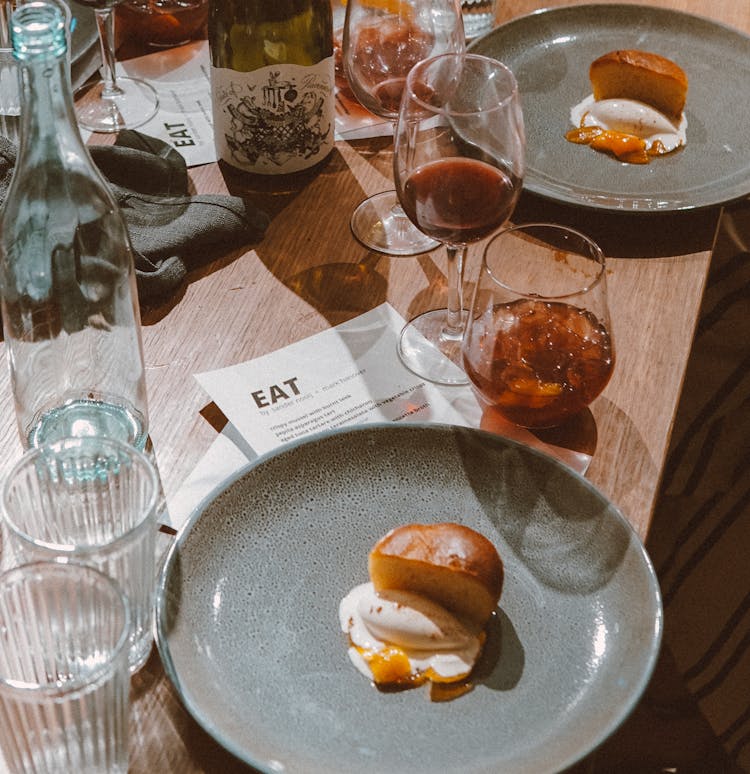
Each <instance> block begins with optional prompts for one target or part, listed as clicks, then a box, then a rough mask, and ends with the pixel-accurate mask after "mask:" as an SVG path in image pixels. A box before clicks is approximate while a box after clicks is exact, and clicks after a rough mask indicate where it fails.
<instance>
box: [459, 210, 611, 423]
mask: <svg viewBox="0 0 750 774" xmlns="http://www.w3.org/2000/svg"><path fill="white" fill-rule="evenodd" d="M463 359H464V367H465V369H466V373H467V374H468V376H469V378H470V379H471V382H472V384H473V385H474V387H475V388H476V390H477V391H478V392H479V394H480V396H481V398H482V399H483V400H484V401H485V402H486V403H488V404H489V405H491V406H493V407H494V408H495V409H496V410H497V411H498V412H499V413H500V414H501V415H502V416H503V417H504V418H505V419H507V420H509V421H510V422H513V423H514V424H517V425H520V426H522V427H530V428H545V427H555V426H558V425H560V424H562V423H564V422H565V421H566V420H568V419H570V418H571V417H573V416H575V415H576V414H578V413H580V412H581V411H582V410H583V409H584V408H586V407H587V406H588V405H589V404H590V403H591V402H592V401H593V400H594V399H595V398H596V397H597V396H598V395H599V394H600V393H601V392H602V390H603V389H604V388H605V387H606V385H607V383H608V382H609V379H610V377H611V375H612V369H613V367H614V362H615V350H614V342H613V337H612V328H611V323H610V318H609V311H608V304H607V290H606V275H605V259H604V256H603V254H602V252H601V250H600V249H599V247H598V246H597V245H596V244H595V243H594V242H592V241H591V240H590V239H588V238H587V237H586V236H584V235H583V234H580V233H578V232H576V231H574V230H572V229H568V228H565V227H563V226H556V225H551V224H529V225H525V226H517V227H512V228H508V229H505V230H504V231H501V232H500V233H499V234H498V235H497V236H496V237H495V238H494V239H492V240H491V241H490V242H489V244H488V245H487V247H486V249H485V252H484V256H483V260H482V267H481V270H480V275H479V279H478V281H477V284H476V289H475V293H474V301H473V304H472V310H471V315H470V319H469V321H468V323H467V327H466V332H465V334H464V341H463Z"/></svg>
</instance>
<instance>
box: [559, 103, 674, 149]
mask: <svg viewBox="0 0 750 774" xmlns="http://www.w3.org/2000/svg"><path fill="white" fill-rule="evenodd" d="M570 120H571V123H572V124H573V126H575V127H577V128H578V127H586V126H592V127H594V126H595V127H599V128H600V129H603V130H605V131H612V132H620V133H622V134H630V135H633V136H635V137H638V138H640V139H641V140H643V141H644V142H645V143H646V148H647V149H649V148H652V147H653V146H654V145H655V144H657V143H660V144H661V146H662V147H663V151H662V153H669V152H671V151H673V150H676V149H677V148H679V147H680V146H681V145H685V143H686V142H687V118H685V114H684V113H683V114H682V115H681V116H680V120H679V121H672V120H670V119H669V118H668V117H667V116H665V115H664V114H663V113H661V112H659V111H658V110H656V109H655V108H653V107H651V106H650V105H647V104H645V103H644V102H638V101H637V100H633V99H602V100H599V101H596V100H595V99H594V96H593V94H590V95H589V96H588V97H586V99H584V100H582V101H581V102H579V103H578V104H577V105H575V106H574V107H573V108H572V109H571V111H570Z"/></svg>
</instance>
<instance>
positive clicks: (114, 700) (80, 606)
mask: <svg viewBox="0 0 750 774" xmlns="http://www.w3.org/2000/svg"><path fill="white" fill-rule="evenodd" d="M129 630H130V619H129V614H128V606H127V602H126V600H125V597H124V595H123V594H122V591H121V590H120V588H119V587H118V586H117V584H116V583H115V582H114V581H113V580H112V579H111V578H108V577H107V576H105V575H103V574H102V573H101V572H99V571H98V570H95V569H94V568H92V567H87V566H84V565H79V564H75V563H58V562H37V563H33V564H26V565H23V566H21V567H16V568H13V569H11V570H7V571H6V572H4V573H3V574H2V575H0V748H2V752H3V754H4V757H5V761H6V763H7V765H8V767H9V769H10V771H11V772H13V774H32V773H33V774H43V773H46V772H63V771H64V772H76V774H103V773H104V772H122V774H125V772H127V770H128V702H129V689H130V675H129V672H128V659H127V651H128V635H129Z"/></svg>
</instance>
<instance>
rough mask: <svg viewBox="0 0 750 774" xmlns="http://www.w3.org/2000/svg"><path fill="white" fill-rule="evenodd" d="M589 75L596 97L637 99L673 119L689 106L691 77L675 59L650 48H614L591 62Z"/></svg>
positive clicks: (597, 98) (599, 98)
mask: <svg viewBox="0 0 750 774" xmlns="http://www.w3.org/2000/svg"><path fill="white" fill-rule="evenodd" d="M589 78H590V79H591V85H592V87H593V91H594V99H595V100H597V101H598V100H604V99H614V98H618V97H619V98H621V99H634V100H638V101H639V102H645V103H646V104H647V105H651V106H652V107H655V108H656V109H657V110H660V111H661V112H662V113H664V114H666V115H667V116H670V117H671V118H679V116H680V114H681V113H682V111H683V110H684V108H685V100H686V98H687V88H688V80H687V76H686V75H685V72H684V70H683V69H682V68H681V67H680V66H679V65H677V64H675V63H674V62H673V61H672V60H671V59H667V58H666V57H663V56H660V55H659V54H653V53H650V52H647V51H637V50H633V49H625V50H619V51H610V52H609V53H608V54H604V55H603V56H600V57H599V58H598V59H596V60H594V61H593V62H592V63H591V66H590V68H589Z"/></svg>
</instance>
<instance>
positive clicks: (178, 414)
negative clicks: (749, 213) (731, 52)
mask: <svg viewBox="0 0 750 774" xmlns="http://www.w3.org/2000/svg"><path fill="white" fill-rule="evenodd" d="M626 1H627V0H626ZM633 2H637V0H633ZM566 4H570V3H569V2H557V1H556V0H547V2H544V3H543V4H542V3H538V2H530V1H529V0H499V2H498V11H497V20H498V22H504V21H507V20H509V19H511V18H514V17H515V16H518V15H522V14H525V13H529V12H531V11H533V10H537V9H538V8H540V7H552V6H558V5H566ZM651 4H652V5H655V6H664V7H668V8H673V9H677V10H682V11H688V12H691V13H695V14H699V15H702V16H708V17H711V18H713V19H715V20H717V21H720V22H723V23H726V24H729V25H732V26H734V27H737V28H739V29H741V30H743V31H746V32H750V4H747V3H744V2H738V0H714V2H712V3H710V4H706V3H705V2H704V0H658V1H657V0H652V3H651ZM104 141H106V140H104ZM391 163H392V153H391V144H390V142H389V141H385V140H383V139H378V140H370V141H358V142H356V143H351V144H346V143H340V144H338V145H337V148H336V150H335V152H334V154H333V156H332V158H331V161H330V163H329V164H328V165H327V167H326V168H325V169H324V171H323V172H322V173H321V174H320V175H319V177H317V178H316V179H315V180H314V181H313V182H312V183H311V184H310V185H308V186H307V187H306V188H305V189H304V190H302V191H301V192H300V193H299V194H298V195H296V196H292V197H287V198H284V197H269V196H265V197H260V198H259V200H258V201H259V204H260V206H262V207H263V208H265V209H266V210H267V211H269V212H270V213H271V214H273V216H274V217H273V221H272V223H271V226H270V228H269V230H268V233H267V235H266V237H265V239H264V240H263V241H262V242H261V243H260V244H258V245H254V246H249V249H247V250H238V251H235V252H234V253H230V254H227V255H224V256H222V257H221V258H220V259H218V260H216V261H214V262H212V263H210V264H208V265H207V266H205V267H203V268H202V269H200V270H198V271H195V272H193V273H192V274H191V275H190V276H189V281H188V282H187V283H186V285H185V286H184V287H183V288H182V289H181V290H180V291H179V292H178V293H177V294H176V295H175V297H174V298H172V299H170V300H169V301H168V302H166V303H164V304H162V305H161V306H157V307H153V308H146V309H143V315H142V316H143V336H144V350H145V358H146V367H147V383H148V393H149V404H150V416H151V438H152V441H153V445H154V449H155V453H156V459H157V462H158V466H159V471H160V474H161V477H162V481H163V485H164V489H165V492H166V494H167V497H168V498H169V497H171V496H172V495H174V494H175V492H177V491H178V489H179V487H180V485H181V483H182V482H183V480H184V479H185V477H186V476H187V475H188V474H189V473H190V471H191V470H192V469H193V467H194V466H195V464H196V463H197V461H198V460H199V459H200V457H201V456H202V455H203V454H204V453H205V451H206V450H207V449H208V447H209V446H210V444H211V443H212V441H213V440H214V438H215V437H216V433H217V431H218V430H220V429H221V427H222V424H223V422H224V419H223V417H222V416H221V414H220V412H219V411H218V410H217V409H216V407H214V406H212V405H211V403H210V400H209V398H208V396H207V395H206V394H205V393H204V392H203V391H202V389H201V388H200V387H199V386H198V383H197V382H196V381H195V379H194V378H193V375H194V374H195V373H197V372H200V371H204V370H209V369H215V368H220V367H222V366H227V365H231V364H233V363H237V362H239V361H243V360H247V359H249V358H253V357H256V356H259V355H263V354H265V353H268V352H271V351H273V350H275V349H277V348H279V347H282V346H284V345H286V344H289V343H291V342H294V341H297V340H299V339H301V338H303V337H306V336H309V335H311V334H314V333H317V332H319V331H321V330H324V329H325V328H327V327H329V326H331V325H335V324H338V323H340V322H342V321H344V320H348V319H350V318H353V317H355V316H357V315H359V314H361V313H363V312H365V311H367V310H369V309H372V308H373V307H375V306H377V305H378V304H380V303H382V302H383V301H386V300H387V301H389V302H390V303H391V304H393V306H394V307H395V308H396V309H397V310H398V311H399V312H400V313H401V314H402V315H404V316H405V317H407V318H408V317H411V316H413V315H415V314H417V313H419V312H420V311H422V310H424V309H427V308H430V307H432V306H436V305H438V304H441V303H444V302H445V260H444V256H443V251H442V250H437V251H435V252H433V253H430V254H427V255H424V256H419V257H417V258H389V257H386V256H381V255H377V254H374V253H369V252H368V251H367V250H366V249H364V248H363V247H361V246H360V245H359V243H357V242H356V241H355V240H354V239H353V237H352V236H351V235H350V231H349V216H350V213H351V212H352V210H353V209H354V207H355V206H356V205H357V204H358V203H359V201H361V200H362V199H363V198H364V197H365V196H367V195H369V194H372V193H375V192H377V191H380V190H384V189H385V188H388V187H389V186H390V181H391ZM190 177H191V181H192V185H193V186H194V188H195V190H196V191H198V192H218V193H221V192H225V191H226V190H227V189H228V186H227V183H226V182H225V180H224V178H223V177H222V175H221V173H220V170H219V168H218V167H217V166H216V165H208V166H205V167H199V168H196V169H193V170H191V173H190ZM719 215H720V213H719V211H718V210H711V211H707V212H701V213H692V214H682V215H680V216H669V215H666V216H654V217H653V218H649V220H648V225H647V226H644V223H645V221H638V223H636V222H635V221H634V220H633V219H632V218H628V217H627V216H623V217H622V218H617V217H615V218H613V217H611V216H607V215H602V214H597V213H593V212H582V211H580V210H576V209H575V208H569V207H564V206H555V205H553V204H551V203H549V202H545V201H542V200H537V199H534V198H533V197H531V196H529V195H524V197H523V198H522V201H521V203H520V204H519V207H518V210H517V212H516V214H515V216H514V220H515V221H517V222H520V221H524V220H532V219H543V220H556V221H558V222H568V223H570V224H572V225H576V226H578V227H580V228H581V229H582V230H584V231H586V232H588V233H590V234H591V235H592V236H594V237H595V238H596V239H598V240H599V241H600V243H601V244H602V246H603V247H604V249H605V252H606V253H607V255H608V257H609V262H608V280H609V283H610V294H611V304H612V316H613V324H614V333H615V337H616V348H617V365H616V369H615V374H614V377H613V379H612V381H611V382H610V384H609V385H608V387H607V389H606V390H605V392H604V393H603V395H602V396H601V397H600V398H599V399H598V400H597V401H596V402H595V403H594V405H593V407H592V414H593V417H594V419H595V422H596V452H595V455H594V459H593V463H592V465H591V468H590V470H589V473H588V478H589V479H590V480H591V481H592V482H593V483H594V484H595V485H596V486H597V487H599V488H600V489H601V490H602V491H603V492H604V493H605V494H606V495H608V496H609V497H610V498H611V499H612V500H613V501H614V502H615V503H616V504H617V505H618V506H620V507H621V508H622V510H623V511H624V513H625V514H626V516H627V518H628V519H629V520H630V521H631V523H632V524H633V526H634V527H635V528H636V529H637V530H638V532H639V533H640V534H641V535H642V536H645V535H646V534H647V531H648V527H649V522H650V519H651V515H652V510H653V507H654V502H655V500H656V497H657V493H658V490H659V483H660V479H661V475H662V470H663V467H664V460H665V455H666V451H667V448H668V444H669V439H670V433H671V430H672V424H673V421H674V416H675V409H676V406H677V401H678V399H679V396H680V391H681V387H682V382H683V378H684V374H685V368H686V364H687V361H688V355H689V353H690V348H691V343H692V338H693V331H694V328H695V325H696V319H697V314H698V310H699V307H700V302H701V297H702V294H703V290H704V285H705V282H706V276H707V271H708V267H709V263H710V256H711V247H712V244H713V240H714V235H715V232H716V226H717V222H718V218H719ZM478 256H479V253H478V248H476V247H475V248H473V249H472V250H471V251H470V257H469V261H468V266H467V273H466V279H467V283H466V285H467V292H470V290H471V287H472V284H473V278H474V276H475V273H476V270H477V267H478ZM0 448H1V449H2V451H3V454H2V458H0V474H2V473H4V472H5V471H6V470H7V468H8V467H9V465H10V464H12V462H13V461H14V460H15V459H16V458H17V456H18V455H19V454H20V451H21V447H20V443H19V441H18V436H17V432H16V427H15V420H14V411H13V401H12V396H11V393H10V385H9V381H8V374H7V369H2V370H0ZM133 699H134V701H133V712H132V723H131V727H132V739H131V771H132V772H144V773H145V772H152V771H164V772H181V773H185V774H189V773H190V772H220V771H221V772H233V771H237V772H242V771H248V769H247V768H246V767H244V766H242V765H241V764H239V763H237V762H236V761H235V760H234V759H233V758H232V756H230V755H229V754H228V753H225V752H223V751H222V750H221V749H220V748H219V746H218V745H217V744H216V743H215V742H213V740H211V739H210V738H209V737H208V735H207V734H205V733H204V732H203V731H202V730H201V729H200V728H199V727H198V725H197V724H196V723H195V722H194V721H193V720H192V719H191V718H190V717H189V716H188V715H187V713H186V712H185V710H184V709H183V708H182V706H181V704H180V702H179V699H178V698H177V696H176V693H175V691H174V689H173V688H172V687H171V685H170V683H169V682H168V680H167V679H166V677H165V675H164V672H163V669H162V667H161V664H160V662H159V660H158V657H157V655H156V654H153V655H152V658H151V659H150V661H149V662H148V664H147V666H146V668H145V669H144V670H143V671H142V672H141V673H140V674H138V675H137V676H136V678H135V679H134V683H133Z"/></svg>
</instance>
